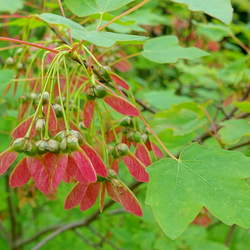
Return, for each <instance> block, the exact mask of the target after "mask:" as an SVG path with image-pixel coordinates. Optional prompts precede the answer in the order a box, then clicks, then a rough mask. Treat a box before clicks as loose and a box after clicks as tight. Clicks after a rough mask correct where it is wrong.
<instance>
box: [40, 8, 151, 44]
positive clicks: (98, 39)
mask: <svg viewBox="0 0 250 250" xmlns="http://www.w3.org/2000/svg"><path fill="white" fill-rule="evenodd" d="M39 17H40V18H41V19H42V20H43V21H45V22H47V23H49V24H57V25H64V26H65V27H67V28H69V29H70V30H71V34H72V37H73V38H75V39H77V40H85V41H88V42H90V43H93V44H95V45H97V46H100V47H111V46H113V45H114V44H115V43H126V44H127V43H138V42H142V41H144V40H145V39H147V38H146V37H144V36H135V35H127V34H120V33H113V32H100V31H89V30H86V29H85V28H84V27H83V26H81V25H80V24H78V23H76V22H74V21H72V20H70V19H68V18H65V17H63V16H59V15H55V14H50V13H43V14H41V15H39Z"/></svg>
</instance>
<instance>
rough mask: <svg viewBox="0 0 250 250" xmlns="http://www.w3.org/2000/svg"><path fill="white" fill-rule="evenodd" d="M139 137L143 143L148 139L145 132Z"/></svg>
mask: <svg viewBox="0 0 250 250" xmlns="http://www.w3.org/2000/svg"><path fill="white" fill-rule="evenodd" d="M141 139H142V141H143V142H144V143H145V142H147V140H148V135H147V134H145V133H144V134H142V135H141Z"/></svg>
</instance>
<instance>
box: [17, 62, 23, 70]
mask: <svg viewBox="0 0 250 250" xmlns="http://www.w3.org/2000/svg"><path fill="white" fill-rule="evenodd" d="M23 67H24V66H23V64H22V63H21V62H19V63H18V64H17V69H19V70H20V69H23Z"/></svg>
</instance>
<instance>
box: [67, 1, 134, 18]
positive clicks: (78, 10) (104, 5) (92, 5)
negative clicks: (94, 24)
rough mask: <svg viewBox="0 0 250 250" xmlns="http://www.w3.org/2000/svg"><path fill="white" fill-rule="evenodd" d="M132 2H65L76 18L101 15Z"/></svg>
mask: <svg viewBox="0 0 250 250" xmlns="http://www.w3.org/2000/svg"><path fill="white" fill-rule="evenodd" d="M133 1H134V0H66V1H65V4H66V6H67V7H68V8H69V9H70V10H71V11H72V12H73V13H74V14H75V15H77V16H80V17H83V16H89V15H92V14H97V13H100V14H103V13H105V12H109V11H113V10H116V9H119V8H121V7H123V6H125V5H126V4H128V3H130V2H133Z"/></svg>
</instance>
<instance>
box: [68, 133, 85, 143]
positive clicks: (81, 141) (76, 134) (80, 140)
mask: <svg viewBox="0 0 250 250" xmlns="http://www.w3.org/2000/svg"><path fill="white" fill-rule="evenodd" d="M69 135H72V136H74V137H76V138H77V139H78V143H79V144H82V143H83V136H82V135H81V133H80V132H78V131H77V130H70V131H69Z"/></svg>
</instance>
